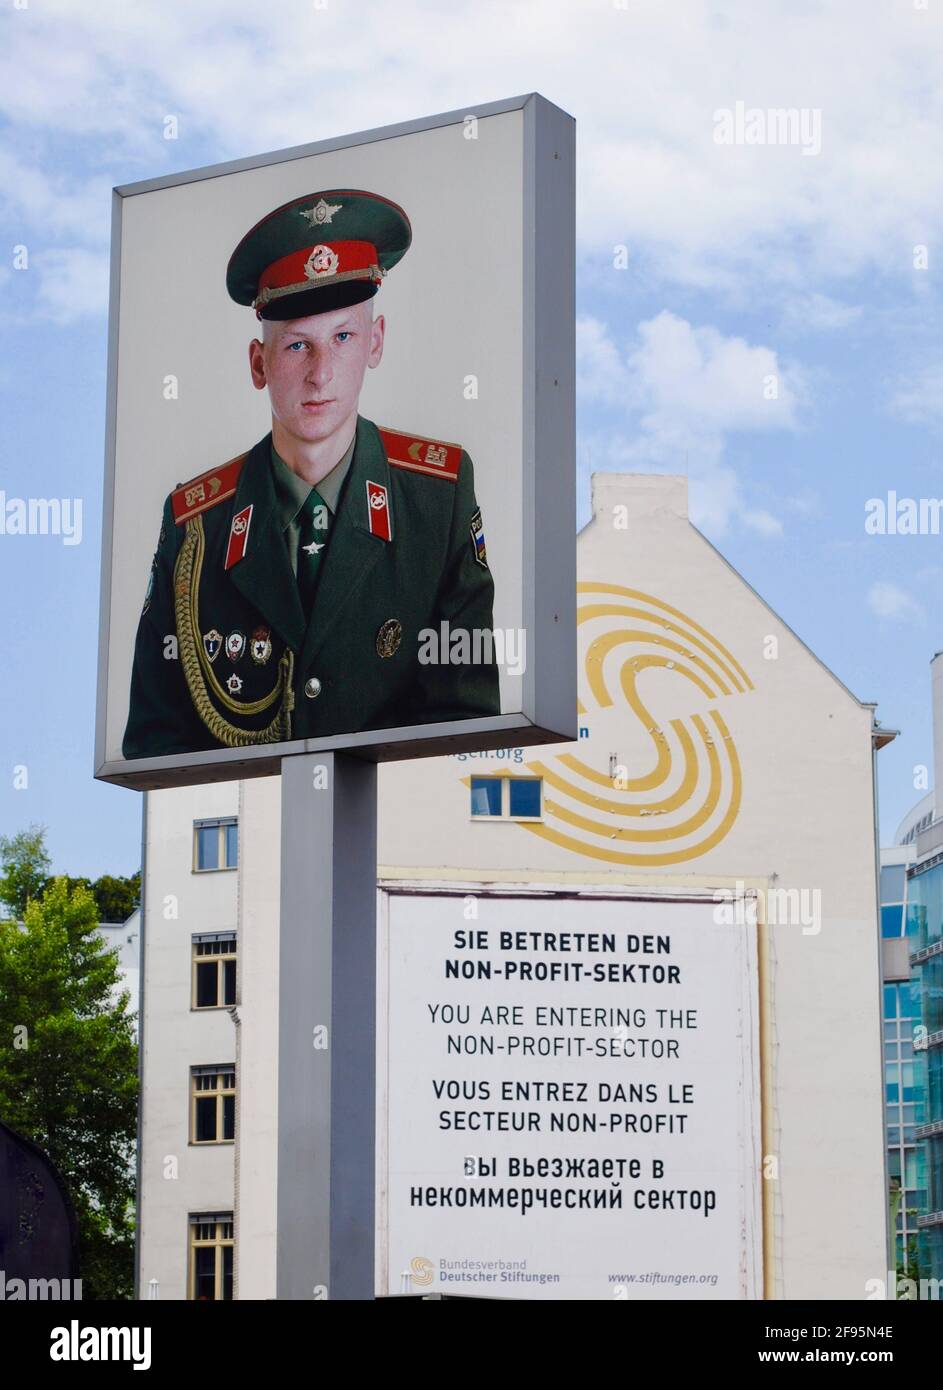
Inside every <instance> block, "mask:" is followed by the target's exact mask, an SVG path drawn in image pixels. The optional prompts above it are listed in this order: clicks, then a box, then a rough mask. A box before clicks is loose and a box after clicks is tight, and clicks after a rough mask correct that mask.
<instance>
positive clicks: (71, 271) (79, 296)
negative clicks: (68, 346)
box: [35, 247, 108, 324]
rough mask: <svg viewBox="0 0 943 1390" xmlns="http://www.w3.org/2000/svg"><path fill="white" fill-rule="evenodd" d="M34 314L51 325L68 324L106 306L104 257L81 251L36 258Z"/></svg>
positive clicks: (46, 254) (106, 260)
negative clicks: (36, 287) (36, 288)
mask: <svg viewBox="0 0 943 1390" xmlns="http://www.w3.org/2000/svg"><path fill="white" fill-rule="evenodd" d="M36 268H37V270H38V272H39V276H40V279H39V286H38V294H37V301H36V306H35V307H36V310H37V311H38V312H39V313H40V314H42V315H43V316H44V317H45V318H48V319H50V320H52V322H53V323H63V324H64V323H72V322H74V321H75V320H76V319H79V318H82V317H83V316H84V315H86V314H94V313H97V312H98V310H99V309H100V307H101V305H102V304H103V303H104V304H107V302H108V256H107V254H106V253H105V252H103V251H86V250H84V249H82V248H81V247H72V248H67V249H63V250H52V251H47V252H45V253H44V254H42V255H41V256H39V257H38V258H37V261H36Z"/></svg>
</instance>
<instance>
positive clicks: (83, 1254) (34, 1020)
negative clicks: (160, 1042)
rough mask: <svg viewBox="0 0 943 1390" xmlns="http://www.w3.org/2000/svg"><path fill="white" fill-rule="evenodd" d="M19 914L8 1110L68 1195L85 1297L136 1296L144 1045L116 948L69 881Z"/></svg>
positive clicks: (7, 1057) (0, 931) (11, 955)
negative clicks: (136, 1161)
mask: <svg viewBox="0 0 943 1390" xmlns="http://www.w3.org/2000/svg"><path fill="white" fill-rule="evenodd" d="M5 901H9V900H8V899H5ZM22 916H23V920H22V923H17V922H14V921H0V1115H2V1117H3V1119H4V1120H5V1121H6V1122H7V1124H9V1125H10V1126H12V1128H13V1129H15V1130H17V1131H18V1132H19V1133H20V1134H23V1135H25V1136H27V1137H28V1138H30V1139H32V1140H33V1141H34V1142H35V1143H37V1144H39V1145H40V1147H41V1148H42V1149H43V1150H44V1151H45V1152H46V1153H47V1154H48V1155H49V1157H50V1158H51V1159H52V1161H53V1162H54V1163H55V1164H56V1166H57V1167H58V1169H59V1171H60V1172H61V1174H62V1176H63V1178H64V1180H65V1182H66V1185H67V1186H68V1188H69V1192H70V1194H71V1196H72V1200H73V1202H74V1204H75V1208H76V1215H77V1217H78V1223H79V1243H80V1260H81V1269H80V1273H81V1275H82V1279H83V1289H82V1292H83V1295H84V1297H86V1298H92V1299H94V1298H98V1299H101V1298H130V1297H131V1296H132V1287H133V1199H134V1174H133V1169H132V1161H133V1155H134V1146H135V1138H136V1114H137V1091H138V1078H137V1047H136V1045H135V1041H134V1030H133V1020H132V1017H131V1015H130V1014H129V1012H128V1005H129V996H128V993H127V991H122V992H120V993H119V992H118V987H119V985H120V975H119V967H118V957H117V953H116V952H115V951H113V950H110V949H109V948H108V947H107V946H106V945H105V943H104V942H103V940H102V938H101V937H100V936H99V935H98V932H97V926H98V920H99V913H98V908H97V905H96V902H95V899H94V897H93V896H92V894H91V893H90V892H89V890H88V889H87V888H85V887H82V886H81V885H79V886H76V887H73V886H70V885H69V883H68V882H67V881H66V880H65V879H64V878H57V879H53V880H52V881H51V882H50V884H49V886H48V887H47V889H46V891H45V893H44V894H43V896H42V898H40V899H38V900H37V899H36V898H35V897H32V896H31V897H30V899H29V901H28V903H27V906H26V908H25V911H24V912H23V914H22Z"/></svg>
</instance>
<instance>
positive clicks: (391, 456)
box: [123, 189, 500, 758]
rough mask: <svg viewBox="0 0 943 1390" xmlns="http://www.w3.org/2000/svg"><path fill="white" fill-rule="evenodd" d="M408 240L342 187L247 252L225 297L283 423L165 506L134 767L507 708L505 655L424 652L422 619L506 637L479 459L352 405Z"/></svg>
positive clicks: (368, 200)
mask: <svg viewBox="0 0 943 1390" xmlns="http://www.w3.org/2000/svg"><path fill="white" fill-rule="evenodd" d="M410 240H411V229H410V224H409V220H408V218H407V216H406V214H405V212H404V211H403V209H402V208H400V207H398V206H397V205H396V204H395V203H393V202H390V201H389V199H387V198H383V197H381V196H380V195H379V194H374V193H366V192H362V191H358V190H347V189H331V190H327V191H322V192H318V193H313V194H310V195H309V196H307V197H304V198H298V199H295V200H293V201H292V202H290V203H286V204H284V205H283V206H282V207H279V208H276V209H275V211H274V212H271V213H269V215H268V216H267V217H264V218H263V219H262V220H261V221H260V222H258V223H257V224H256V225H255V226H254V227H253V228H252V229H251V231H249V232H248V233H247V234H246V235H245V236H244V237H243V239H242V241H241V242H240V243H239V245H238V246H237V247H236V250H235V251H234V252H233V255H232V257H231V259H230V261H229V266H228V269H227V275H226V283H227V288H228V291H229V294H230V295H231V297H232V298H233V299H234V300H235V301H236V302H237V303H239V304H245V305H249V306H251V307H252V308H254V310H255V313H256V317H257V319H258V320H259V322H260V325H261V337H260V338H255V339H254V340H253V341H252V342H251V343H250V345H249V370H250V373H251V378H252V383H253V385H254V386H255V387H256V388H257V389H258V390H260V391H261V390H267V391H268V394H269V401H270V405H271V412H272V428H271V431H270V432H269V433H268V434H267V435H266V436H265V438H264V439H261V440H259V442H258V443H257V444H255V445H254V446H253V447H252V448H251V449H249V450H248V452H247V453H244V454H241V455H240V456H239V457H237V458H234V459H230V460H229V462H227V463H221V464H220V465H219V467H217V468H212V469H210V470H209V471H207V472H203V473H201V474H200V475H199V476H197V477H195V478H191V480H190V481H189V482H186V483H183V484H181V485H180V486H178V487H177V488H176V489H175V490H174V491H173V492H172V493H171V494H170V496H169V497H168V498H167V501H166V503H165V506H164V514H163V522H162V525H161V530H160V539H159V541H158V546H157V551H156V553H155V555H154V560H153V563H152V566H151V575H150V580H149V583H148V587H147V594H146V597H145V601H144V608H143V612H142V614H141V618H140V622H139V624H138V630H137V637H136V642H135V650H134V665H133V670H132V676H131V700H130V711H129V715H128V722H127V727H126V729H125V734H124V742H123V752H124V756H125V757H126V758H147V757H157V756H159V755H162V754H176V753H185V752H197V751H203V750H206V749H212V748H222V747H226V748H238V747H246V746H248V745H250V744H263V743H278V742H283V741H285V740H288V739H300V738H318V737H321V736H324V735H329V734H336V733H355V732H360V731H363V730H369V729H381V728H391V727H394V726H397V725H415V724H426V723H435V722H440V721H445V720H455V719H468V718H474V717H475V716H482V715H494V714H498V713H500V700H499V695H498V673H497V667H496V665H495V663H494V661H493V659H492V660H488V661H485V662H479V663H477V664H464V665H460V664H452V663H449V662H442V663H437V664H424V663H423V662H422V660H420V654H421V638H420V633H421V632H422V630H423V629H436V630H438V629H439V627H440V624H442V623H448V624H449V627H450V629H452V630H455V629H464V630H466V631H468V632H469V633H473V632H475V631H476V630H477V631H479V632H481V631H484V630H487V631H489V632H490V630H491V628H492V624H493V602H494V584H493V581H492V576H491V572H490V569H489V567H488V558H487V551H486V548H485V540H484V530H483V525H482V518H481V510H480V508H479V507H478V504H477V501H476V499H475V483H474V475H473V470H472V462H471V459H470V458H469V457H468V454H467V453H466V452H465V450H464V449H463V448H462V447H461V445H459V444H450V443H446V442H444V441H442V440H436V439H429V438H425V437H424V436H422V435H419V434H413V433H411V432H410V431H408V430H406V429H404V428H401V427H400V425H399V424H397V427H396V428H386V427H383V426H378V425H376V424H374V423H373V421H371V420H368V419H366V418H364V416H362V415H360V414H359V412H358V406H359V400H360V392H361V388H362V385H363V381H364V376H365V374H366V371H367V368H368V367H369V368H375V367H377V366H379V364H380V361H381V358H382V356H383V342H384V333H385V321H384V318H383V316H382V314H381V315H378V316H377V317H374V313H373V309H374V305H373V297H374V295H375V294H376V292H377V289H378V287H379V285H380V283H381V280H382V279H383V277H384V276H385V275H386V274H387V273H388V272H389V271H390V270H391V269H392V268H393V267H394V266H395V265H396V264H397V262H398V261H399V260H400V259H401V258H402V257H403V255H404V254H405V253H406V251H407V249H408V248H409V244H410ZM478 650H479V651H480V650H481V648H480V646H479V648H478ZM485 650H486V652H490V650H491V648H490V644H486V647H485Z"/></svg>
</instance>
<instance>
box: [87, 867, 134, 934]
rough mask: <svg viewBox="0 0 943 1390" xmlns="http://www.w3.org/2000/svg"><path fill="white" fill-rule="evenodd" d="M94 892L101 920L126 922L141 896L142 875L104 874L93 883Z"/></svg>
mask: <svg viewBox="0 0 943 1390" xmlns="http://www.w3.org/2000/svg"><path fill="white" fill-rule="evenodd" d="M92 892H93V893H94V894H95V901H96V903H97V904H98V920H99V921H100V922H126V921H127V920H128V918H129V917H130V916H131V913H132V912H133V911H134V909H135V908H136V907H137V905H138V903H139V901H140V898H141V875H140V873H136V874H133V875H132V876H131V878H114V877H113V876H112V875H111V874H102V876H101V878H96V880H95V882H94V883H93V884H92Z"/></svg>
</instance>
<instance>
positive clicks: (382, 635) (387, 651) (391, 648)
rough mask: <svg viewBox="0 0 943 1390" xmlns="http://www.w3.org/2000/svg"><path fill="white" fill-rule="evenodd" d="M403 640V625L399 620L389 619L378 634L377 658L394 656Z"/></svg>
mask: <svg viewBox="0 0 943 1390" xmlns="http://www.w3.org/2000/svg"><path fill="white" fill-rule="evenodd" d="M402 640H403V624H402V623H401V622H400V620H399V618H387V620H386V622H385V623H384V624H383V626H382V627H381V628H380V630H379V632H378V633H377V656H382V657H388V656H392V655H393V653H394V652H395V651H396V649H397V647H398V646H399V644H400V642H402Z"/></svg>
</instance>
